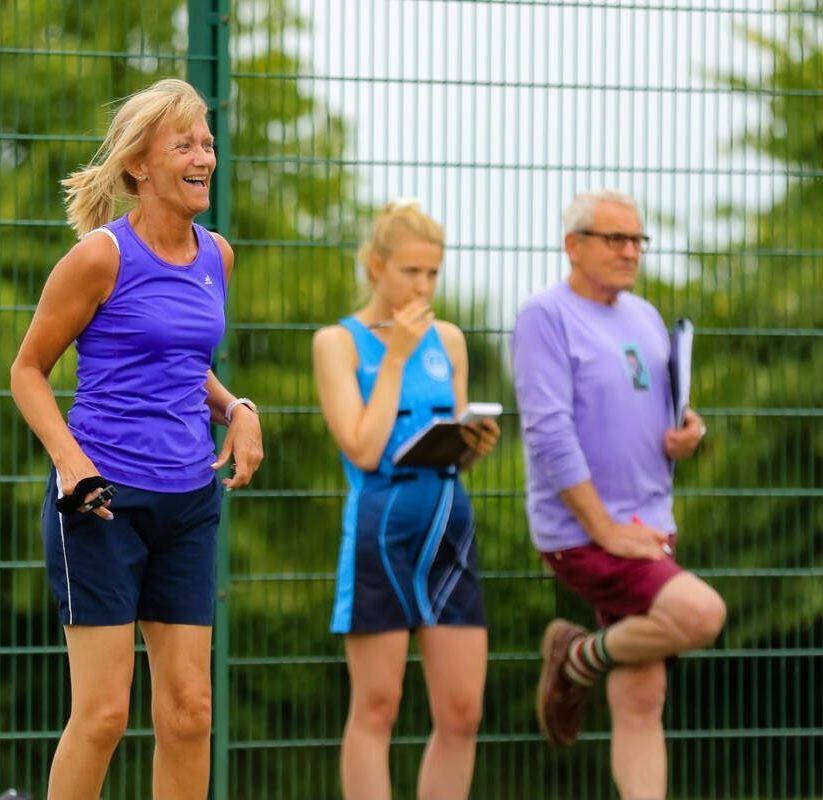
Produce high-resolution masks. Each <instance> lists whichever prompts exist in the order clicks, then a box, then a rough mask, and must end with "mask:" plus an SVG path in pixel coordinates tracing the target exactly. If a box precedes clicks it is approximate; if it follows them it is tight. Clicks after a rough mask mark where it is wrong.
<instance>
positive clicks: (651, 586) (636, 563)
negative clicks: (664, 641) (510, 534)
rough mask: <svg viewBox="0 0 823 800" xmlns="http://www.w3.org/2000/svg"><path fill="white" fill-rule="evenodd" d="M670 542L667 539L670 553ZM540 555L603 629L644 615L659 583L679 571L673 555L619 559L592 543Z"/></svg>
mask: <svg viewBox="0 0 823 800" xmlns="http://www.w3.org/2000/svg"><path fill="white" fill-rule="evenodd" d="M674 540H675V537H674V536H670V537H669V544H670V546H671V548H672V554H673V553H674ZM541 556H542V558H543V560H544V561H545V562H546V563H547V564H548V565H549V566H550V567H551V570H552V572H553V573H554V574H555V576H556V577H557V579H558V580H559V581H561V582H562V583H563V584H564V585H565V586H567V587H568V588H569V589H571V591H572V592H574V593H575V594H576V595H578V596H579V597H582V598H583V599H584V600H585V601H586V602H587V603H589V605H591V606H592V607H593V608H594V611H595V615H596V616H597V624H598V625H600V626H601V627H603V628H605V627H606V626H608V625H611V624H612V623H614V622H617V620H619V619H622V618H623V617H627V616H629V615H630V614H645V613H646V612H647V611H648V610H649V609H650V608H651V606H652V603H653V602H654V598H655V597H657V593H658V592H659V591H660V590H661V589H662V588H663V584H664V583H666V582H667V581H668V580H669V579H670V578H673V577H674V576H675V575H679V574H680V573H681V572H683V568H682V567H681V566H679V565H678V564H677V562H676V561H675V560H674V557H673V555H671V556H666V557H665V558H661V559H660V560H659V561H651V560H649V559H647V558H620V557H619V556H613V555H612V554H611V553H607V552H606V551H605V550H604V549H603V548H602V547H600V546H598V545H596V544H587V545H583V546H582V547H570V548H569V549H568V550H557V551H556V552H554V553H541Z"/></svg>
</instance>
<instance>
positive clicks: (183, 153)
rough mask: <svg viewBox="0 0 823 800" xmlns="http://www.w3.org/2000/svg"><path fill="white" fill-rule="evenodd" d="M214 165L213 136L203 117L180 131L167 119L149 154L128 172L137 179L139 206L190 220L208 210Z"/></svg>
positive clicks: (152, 141) (174, 122)
mask: <svg viewBox="0 0 823 800" xmlns="http://www.w3.org/2000/svg"><path fill="white" fill-rule="evenodd" d="M216 166H217V159H216V156H215V153H214V137H213V136H212V135H211V131H210V130H209V126H208V125H207V124H206V120H205V117H199V118H197V119H195V121H194V122H193V123H192V124H191V125H190V126H188V127H186V126H184V127H183V128H182V129H181V127H180V123H179V121H178V120H174V119H169V120H166V121H165V122H163V123H162V124H161V125H160V126H159V127H158V128H157V130H156V131H155V134H154V136H153V137H152V140H151V145H150V146H149V149H148V151H147V152H146V153H145V155H143V157H142V158H141V159H139V162H138V163H137V164H135V165H133V167H132V169H130V170H129V171H130V172H131V174H132V175H133V176H134V177H135V178H136V179H137V185H138V194H139V197H140V202H141V203H146V202H152V203H159V204H160V205H161V206H162V207H163V208H164V210H166V211H168V212H170V213H173V214H176V215H179V216H182V217H187V218H189V219H191V218H194V217H195V216H196V215H197V214H200V213H201V212H203V211H205V210H206V209H207V208H208V207H209V186H210V184H211V176H212V173H213V172H214V170H215V167H216Z"/></svg>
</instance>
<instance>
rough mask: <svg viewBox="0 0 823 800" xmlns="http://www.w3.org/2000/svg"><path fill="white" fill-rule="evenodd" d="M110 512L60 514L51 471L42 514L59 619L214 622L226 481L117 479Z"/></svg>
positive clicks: (70, 622)
mask: <svg viewBox="0 0 823 800" xmlns="http://www.w3.org/2000/svg"><path fill="white" fill-rule="evenodd" d="M114 486H115V487H116V489H117V494H116V495H115V496H114V498H113V499H112V501H111V504H110V505H109V510H110V511H111V512H112V513H113V514H114V519H113V520H104V519H101V518H100V517H98V516H97V515H96V514H93V513H91V512H86V513H81V512H79V511H76V512H74V513H72V514H68V515H66V514H61V513H60V512H59V511H58V510H57V509H56V508H55V505H54V503H55V500H56V498H57V482H56V477H55V472H54V469H52V471H51V475H49V480H48V484H47V486H46V496H45V499H44V501H43V510H42V514H41V521H42V531H43V544H44V547H45V552H46V569H47V572H48V577H49V583H50V584H51V589H52V592H53V594H54V597H55V599H56V600H57V605H58V608H59V613H60V621H61V623H62V624H63V625H125V624H127V623H129V622H134V621H135V620H145V621H147V622H166V623H170V624H180V625H211V624H212V619H213V616H214V592H215V549H216V541H217V526H218V524H219V522H220V507H221V501H222V497H223V485H222V484H221V483H220V481H219V479H218V478H217V476H215V478H214V480H213V481H212V482H211V483H209V484H208V485H207V486H205V487H203V488H202V489H196V490H194V491H191V492H177V493H174V492H171V493H170V492H149V491H146V490H144V489H135V488H133V487H130V486H123V485H122V484H119V483H116V484H114Z"/></svg>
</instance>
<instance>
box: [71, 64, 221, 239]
mask: <svg viewBox="0 0 823 800" xmlns="http://www.w3.org/2000/svg"><path fill="white" fill-rule="evenodd" d="M207 111H208V107H207V106H206V101H205V100H204V99H203V97H202V96H201V95H200V94H199V93H198V91H197V90H196V89H195V88H194V87H193V86H191V85H190V84H188V83H186V82H185V81H182V80H179V79H178V78H166V79H164V80H161V81H157V83H154V84H152V85H151V86H149V87H148V88H147V89H143V90H142V91H139V92H136V93H135V94H133V95H131V96H129V97H128V98H127V99H126V100H125V102H124V103H123V104H122V105H121V106H120V108H119V109H118V111H117V113H116V114H115V115H114V118H113V119H112V121H111V124H110V125H109V130H108V132H107V133H106V138H105V139H104V140H103V144H101V145H100V148H99V149H98V151H97V152H96V153H95V154H94V158H92V160H91V162H90V164H89V165H88V166H87V167H86V168H85V169H80V170H78V171H77V172H73V173H72V174H71V175H69V176H68V178H64V179H63V180H62V181H61V183H62V184H63V186H64V188H65V190H66V201H65V202H66V217H67V219H68V221H69V224H70V225H71V227H72V228H74V230H75V232H76V233H77V235H78V236H83V234H85V233H88V232H89V231H91V230H94V229H95V228H98V227H99V226H100V225H102V224H103V223H105V222H109V221H110V220H111V219H112V216H113V214H114V204H115V202H116V201H117V200H132V201H133V200H135V199H136V198H137V181H136V180H135V179H134V177H133V176H132V175H130V174H129V173H128V171H127V165H128V164H129V163H130V162H132V161H134V159H136V158H139V157H140V156H142V155H143V154H144V153H146V152H147V151H148V149H149V145H150V142H151V138H152V136H154V134H155V132H156V131H157V128H158V127H159V126H160V125H162V124H163V123H164V122H165V121H166V120H167V119H173V120H175V121H176V122H177V123H178V124H179V125H180V128H181V129H183V128H187V127H188V126H190V125H191V124H192V123H193V122H194V121H195V120H197V119H198V118H199V117H201V116H205V114H206V112H207Z"/></svg>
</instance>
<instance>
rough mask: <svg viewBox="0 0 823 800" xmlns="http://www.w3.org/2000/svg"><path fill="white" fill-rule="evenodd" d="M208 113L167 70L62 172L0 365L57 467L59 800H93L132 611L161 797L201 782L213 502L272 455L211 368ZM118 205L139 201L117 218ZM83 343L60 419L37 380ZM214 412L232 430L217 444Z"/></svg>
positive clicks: (48, 547) (122, 719)
mask: <svg viewBox="0 0 823 800" xmlns="http://www.w3.org/2000/svg"><path fill="white" fill-rule="evenodd" d="M206 112H207V107H206V104H205V102H204V100H203V98H202V97H201V96H200V95H199V94H198V93H197V92H196V91H195V90H194V89H193V88H192V87H191V86H189V85H188V84H187V83H185V82H184V81H180V80H175V79H169V80H163V81H159V82H158V83H155V84H154V85H152V86H150V87H149V88H147V89H145V90H143V91H141V92H138V93H136V94H134V95H132V96H131V97H129V98H128V99H127V100H126V101H125V102H124V103H123V104H122V105H121V106H120V108H119V110H118V111H117V113H116V114H115V116H114V118H113V120H112V123H111V125H110V127H109V130H108V133H107V135H106V138H105V141H104V142H103V144H102V146H101V148H100V150H99V151H98V153H97V155H96V156H95V158H94V159H93V161H92V163H91V165H90V166H89V167H87V168H85V169H82V170H80V171H78V172H75V173H74V174H72V175H71V176H69V177H68V178H66V179H65V180H64V181H63V184H64V186H65V188H66V192H67V208H68V220H69V223H70V224H71V225H72V227H73V228H74V230H75V231H76V232H77V234H78V236H80V241H79V242H78V243H77V244H76V245H75V246H74V247H73V248H72V249H71V250H70V251H69V252H68V253H67V254H66V255H65V256H64V257H63V258H62V259H61V260H60V261H59V262H58V263H57V265H56V266H55V267H54V269H53V270H52V272H51V274H50V275H49V277H48V280H47V281H46V285H45V288H44V289H43V294H42V296H41V298H40V302H39V303H38V306H37V309H36V311H35V314H34V318H33V319H32V322H31V326H30V328H29V330H28V332H27V333H26V336H25V338H24V340H23V342H22V344H21V346H20V351H19V353H18V355H17V358H16V360H15V362H14V364H13V366H12V370H11V386H12V394H13V396H14V400H15V402H16V403H17V405H18V407H19V408H20V411H21V413H22V414H23V416H24V417H25V419H26V421H27V422H28V424H29V425H30V427H31V429H32V431H33V432H34V433H35V434H36V435H37V437H38V438H39V439H40V441H41V442H42V444H43V446H44V448H45V449H46V451H47V452H48V455H49V457H50V458H51V461H52V463H53V465H54V466H53V469H52V474H51V477H50V479H49V485H48V488H47V496H46V502H45V503H44V506H43V519H42V522H43V539H44V548H45V555H46V565H47V570H48V576H49V582H50V584H51V587H52V591H53V593H54V596H55V598H56V600H57V604H58V607H59V614H60V620H61V622H62V623H63V625H64V630H65V635H66V642H67V647H68V656H69V667H70V671H71V689H72V703H71V716H70V718H69V720H68V724H67V725H66V728H65V730H64V732H63V735H62V737H61V739H60V742H59V744H58V746H57V751H56V753H55V756H54V761H53V763H52V768H51V775H50V781H49V793H48V797H49V798H51V800H56V799H58V798H59V800H74V799H75V798H77V800H81V799H82V800H88V799H89V798H94V797H99V796H100V793H101V791H102V786H103V781H104V778H105V774H106V770H107V768H108V764H109V761H110V759H111V756H112V753H113V752H114V749H115V747H116V746H117V744H118V742H119V741H120V738H121V737H122V735H123V732H124V731H125V728H126V723H127V719H128V714H129V695H130V688H131V682H132V674H133V668H134V636H135V631H134V628H135V624H136V623H139V625H140V629H141V632H142V635H143V639H144V640H145V642H146V649H147V652H148V657H149V666H150V669H151V673H152V682H151V683H152V692H153V697H152V719H153V723H154V730H155V735H156V747H155V756H154V797H155V798H163V800H171V799H174V800H188V799H189V798H190V799H191V800H202V798H204V797H205V796H206V793H207V790H208V783H209V762H210V754H209V741H210V728H211V684H210V648H211V624H212V613H213V604H214V546H215V538H216V530H217V525H218V523H219V518H220V501H221V497H222V492H223V490H224V489H225V488H229V489H231V488H235V487H240V486H244V485H245V484H247V483H248V482H249V480H250V479H251V477H252V475H253V474H254V472H255V471H256V470H257V468H258V466H259V464H260V462H261V460H262V457H263V449H262V435H261V430H260V424H259V421H258V418H257V409H256V408H255V406H254V403H252V402H251V401H250V400H248V399H247V398H242V397H241V398H236V397H235V396H234V395H233V394H231V393H230V392H229V391H228V389H226V388H225V387H224V386H222V385H221V384H220V382H219V381H218V380H217V379H216V378H215V376H214V375H213V374H212V372H211V369H210V365H211V357H212V352H213V349H214V348H215V347H216V346H217V344H218V342H219V341H220V339H221V337H222V335H223V331H224V327H225V319H224V314H223V307H224V304H225V295H226V286H227V283H228V280H229V277H230V276H231V271H232V266H233V262H234V255H233V253H232V250H231V247H229V245H228V243H227V242H226V240H225V239H223V237H221V236H219V235H217V234H210V233H209V232H208V231H206V230H205V229H203V228H202V227H200V226H199V225H196V224H195V223H194V218H195V216H196V215H197V214H199V213H201V212H203V211H205V210H206V209H207V208H208V207H209V187H210V181H211V176H212V173H213V172H214V169H215V167H216V158H215V153H214V142H213V137H212V135H211V132H210V131H209V127H208V124H207V122H206ZM118 200H120V201H122V200H125V201H127V202H128V203H130V205H131V210H130V211H129V212H128V213H127V214H126V215H125V216H123V217H121V218H120V219H117V220H113V219H112V217H113V211H114V205H115V202H116V201H118ZM75 340H76V342H77V351H78V374H77V378H78V386H77V392H76V395H75V401H74V404H73V406H72V409H71V410H70V412H69V417H68V423H67V422H66V421H65V420H64V419H63V417H62V415H61V413H60V410H59V409H58V407H57V404H56V402H55V399H54V395H53V393H52V391H51V388H50V386H49V382H48V375H49V373H50V372H51V369H52V368H53V366H54V364H55V363H56V362H57V360H58V359H59V358H60V357H61V356H62V354H63V353H64V352H65V351H66V350H67V349H68V348H69V346H70V345H71V344H72V342H74V341H75ZM210 423H219V424H224V425H226V426H227V427H228V432H227V435H226V438H225V445H224V447H223V449H222V451H221V452H220V453H219V455H215V452H214V444H213V442H212V440H211V436H210V430H209V425H210ZM230 461H231V462H232V463H233V464H234V467H235V469H234V473H233V476H232V477H231V478H225V479H223V480H222V481H221V480H220V479H219V478H218V477H217V472H216V471H217V470H218V469H219V468H220V467H222V466H224V465H226V464H228V463H229V462H230ZM88 479H91V481H90V482H89V480H88ZM83 481H86V482H85V483H84V482H83ZM78 484H79V486H78ZM107 485H111V487H112V490H113V493H112V496H111V497H109V499H106V500H105V502H101V501H102V499H103V498H105V497H106V496H107V494H108V492H107ZM101 493H102V494H101ZM98 498H100V499H98ZM58 500H59V501H60V502H59V504H58ZM58 509H60V510H58Z"/></svg>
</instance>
